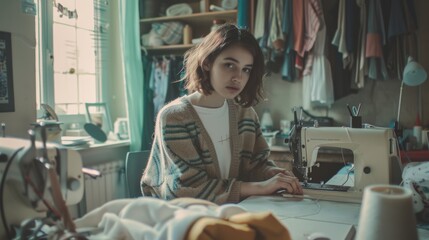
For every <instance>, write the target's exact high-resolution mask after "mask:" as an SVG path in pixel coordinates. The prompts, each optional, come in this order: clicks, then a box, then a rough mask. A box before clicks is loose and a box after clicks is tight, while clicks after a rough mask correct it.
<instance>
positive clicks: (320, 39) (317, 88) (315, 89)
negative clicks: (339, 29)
mask: <svg viewBox="0 0 429 240" xmlns="http://www.w3.org/2000/svg"><path fill="white" fill-rule="evenodd" d="M312 2H313V4H314V5H315V6H318V7H317V8H318V9H321V13H320V14H321V15H320V18H318V19H319V20H320V24H319V26H320V27H321V28H320V30H319V31H318V34H317V37H316V39H315V42H314V47H313V49H312V51H311V53H312V55H313V62H312V69H311V71H309V74H307V75H304V76H303V107H304V109H311V108H312V107H314V106H325V107H331V105H332V104H333V103H334V87H333V81H332V73H331V65H330V63H329V60H328V59H327V57H326V56H325V43H326V24H325V21H324V17H323V10H322V8H321V7H320V6H321V2H320V0H314V1H312Z"/></svg>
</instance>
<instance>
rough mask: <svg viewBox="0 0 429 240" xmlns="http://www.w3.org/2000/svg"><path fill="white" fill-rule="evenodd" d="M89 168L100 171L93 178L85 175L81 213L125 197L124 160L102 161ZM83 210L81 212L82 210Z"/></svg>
mask: <svg viewBox="0 0 429 240" xmlns="http://www.w3.org/2000/svg"><path fill="white" fill-rule="evenodd" d="M89 168H92V169H95V170H98V171H100V172H101V176H100V177H97V178H95V179H94V178H93V177H91V176H88V175H85V180H84V183H85V194H84V198H83V200H82V201H81V203H82V204H84V206H81V207H80V209H81V214H80V215H82V213H83V214H85V213H88V212H90V211H91V210H93V209H95V208H97V207H99V206H101V205H103V204H104V203H106V202H108V201H111V200H114V199H119V198H124V197H125V168H124V160H117V161H113V162H108V163H103V164H99V165H95V166H89ZM82 211H83V212H82Z"/></svg>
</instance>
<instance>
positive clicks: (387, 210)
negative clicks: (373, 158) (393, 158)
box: [356, 185, 418, 240]
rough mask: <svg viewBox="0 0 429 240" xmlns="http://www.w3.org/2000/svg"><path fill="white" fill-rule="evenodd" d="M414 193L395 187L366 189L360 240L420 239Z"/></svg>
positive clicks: (361, 210) (358, 233) (359, 229)
mask: <svg viewBox="0 0 429 240" xmlns="http://www.w3.org/2000/svg"><path fill="white" fill-rule="evenodd" d="M411 195H412V193H411V190H410V189H406V188H403V187H399V186H394V185H372V186H368V187H366V188H365V190H364V195H363V200H362V206H361V209H360V216H359V225H358V232H357V235H356V240H378V239H389V240H401V239H409V240H414V239H415V240H417V239H418V235H417V227H416V218H415V215H414V210H413V202H412V197H411Z"/></svg>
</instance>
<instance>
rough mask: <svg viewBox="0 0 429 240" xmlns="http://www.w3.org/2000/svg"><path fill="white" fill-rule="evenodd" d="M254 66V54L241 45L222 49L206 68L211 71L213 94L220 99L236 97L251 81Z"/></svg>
mask: <svg viewBox="0 0 429 240" xmlns="http://www.w3.org/2000/svg"><path fill="white" fill-rule="evenodd" d="M252 66H253V56H252V54H251V53H250V52H249V51H248V50H246V49H245V48H243V47H242V46H240V45H232V46H230V47H228V48H226V49H225V50H224V51H222V52H221V53H220V54H219V55H218V56H217V58H216V59H215V60H214V62H213V63H212V64H211V65H210V66H205V70H208V71H209V72H210V83H211V85H212V87H213V89H214V92H213V93H212V94H211V95H212V96H213V97H216V98H219V99H222V100H224V99H234V98H235V97H237V96H238V94H240V93H241V91H242V90H243V89H244V87H245V86H246V84H247V81H249V77H250V73H251V70H252Z"/></svg>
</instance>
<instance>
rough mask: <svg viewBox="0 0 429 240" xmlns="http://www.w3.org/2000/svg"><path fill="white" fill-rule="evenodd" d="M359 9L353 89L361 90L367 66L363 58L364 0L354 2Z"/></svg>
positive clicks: (364, 44)
mask: <svg viewBox="0 0 429 240" xmlns="http://www.w3.org/2000/svg"><path fill="white" fill-rule="evenodd" d="M356 3H357V5H358V7H359V8H360V26H359V35H358V44H357V49H356V53H357V57H356V64H355V66H354V69H353V79H354V80H353V85H352V87H354V88H363V87H364V85H365V76H366V75H367V72H368V70H367V64H366V57H365V46H366V31H367V24H366V20H367V10H366V9H367V8H366V2H365V0H357V1H356Z"/></svg>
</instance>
